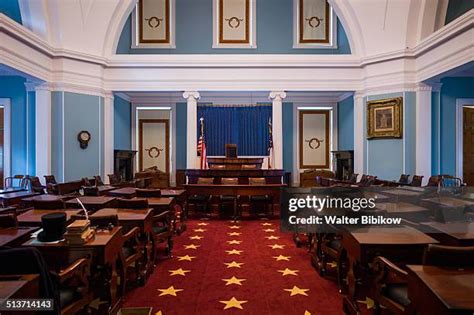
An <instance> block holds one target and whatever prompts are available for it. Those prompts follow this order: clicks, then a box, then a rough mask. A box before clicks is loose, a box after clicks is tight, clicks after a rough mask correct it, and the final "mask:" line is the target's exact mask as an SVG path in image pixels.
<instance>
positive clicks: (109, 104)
mask: <svg viewBox="0 0 474 315" xmlns="http://www.w3.org/2000/svg"><path fill="white" fill-rule="evenodd" d="M103 132H104V144H103V146H104V159H103V161H104V165H103V167H102V170H103V171H102V178H103V179H104V180H106V181H107V182H108V180H109V177H108V176H107V175H108V174H113V173H114V95H113V94H112V92H110V93H107V94H106V95H105V96H104V118H103Z"/></svg>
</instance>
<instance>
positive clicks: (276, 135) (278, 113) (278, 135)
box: [268, 91, 286, 169]
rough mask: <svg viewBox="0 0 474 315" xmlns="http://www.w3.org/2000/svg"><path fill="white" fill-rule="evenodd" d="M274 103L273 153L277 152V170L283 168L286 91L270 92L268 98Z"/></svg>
mask: <svg viewBox="0 0 474 315" xmlns="http://www.w3.org/2000/svg"><path fill="white" fill-rule="evenodd" d="M268 98H269V99H270V100H271V101H272V135H273V151H274V152H275V168H276V169H282V168H283V100H284V99H285V98H286V93H285V92H284V91H273V92H270V95H269V97H268Z"/></svg>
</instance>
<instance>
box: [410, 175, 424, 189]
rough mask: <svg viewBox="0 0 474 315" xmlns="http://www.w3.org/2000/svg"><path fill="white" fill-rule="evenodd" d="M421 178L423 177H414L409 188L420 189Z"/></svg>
mask: <svg viewBox="0 0 474 315" xmlns="http://www.w3.org/2000/svg"><path fill="white" fill-rule="evenodd" d="M423 177H424V176H420V175H414V176H413V178H412V180H411V183H410V186H413V187H421V184H422V183H423Z"/></svg>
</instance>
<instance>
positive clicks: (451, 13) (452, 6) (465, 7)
mask: <svg viewBox="0 0 474 315" xmlns="http://www.w3.org/2000/svg"><path fill="white" fill-rule="evenodd" d="M471 9H474V1H473V0H449V4H448V9H447V11H446V21H445V24H448V23H450V22H452V21H454V20H455V19H457V18H458V17H460V16H461V15H463V14H464V13H466V12H467V11H469V10H471Z"/></svg>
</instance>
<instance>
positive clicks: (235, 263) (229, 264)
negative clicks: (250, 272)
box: [224, 261, 244, 268]
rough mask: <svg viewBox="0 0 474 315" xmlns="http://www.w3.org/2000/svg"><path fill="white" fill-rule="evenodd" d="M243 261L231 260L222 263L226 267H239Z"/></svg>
mask: <svg viewBox="0 0 474 315" xmlns="http://www.w3.org/2000/svg"><path fill="white" fill-rule="evenodd" d="M243 264H244V263H238V262H235V261H233V262H231V263H224V265H226V266H227V268H241V267H240V266H242V265H243Z"/></svg>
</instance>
